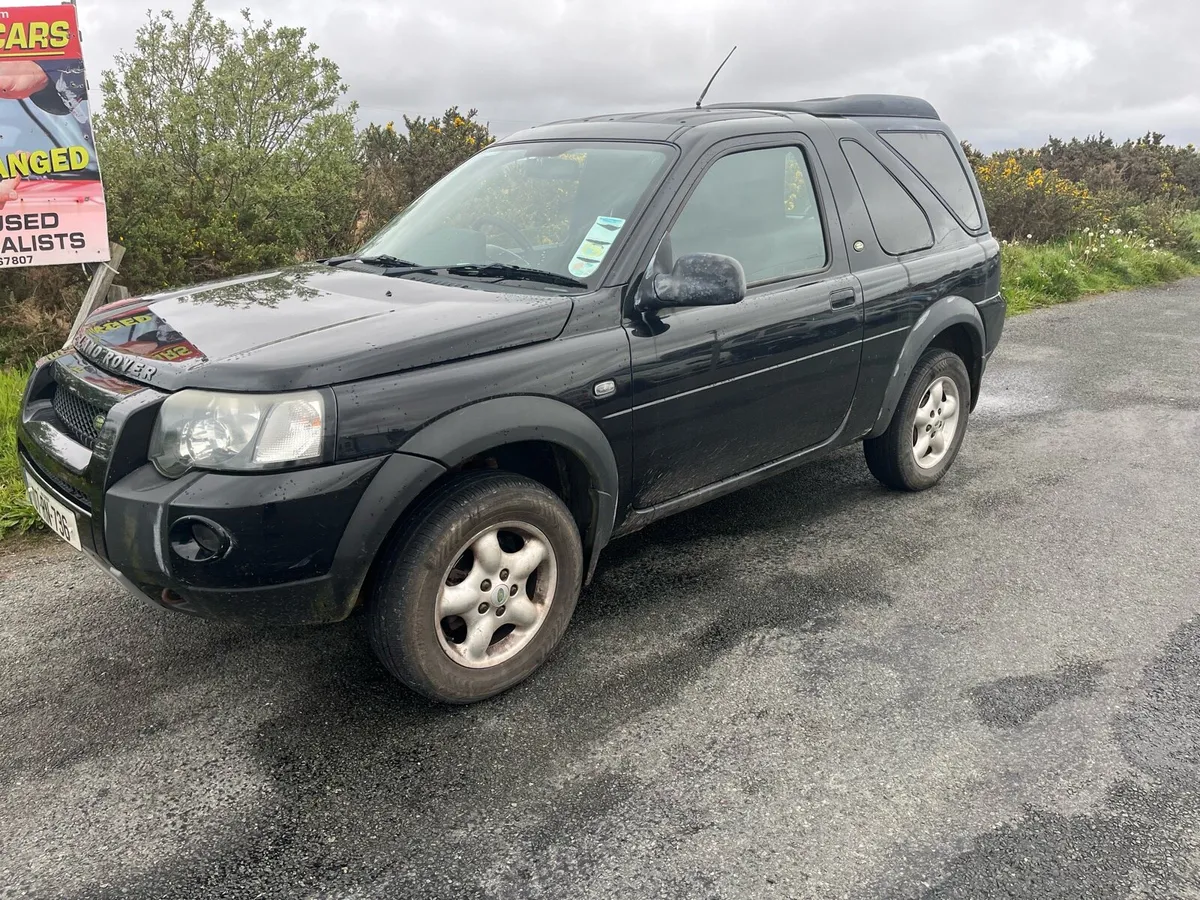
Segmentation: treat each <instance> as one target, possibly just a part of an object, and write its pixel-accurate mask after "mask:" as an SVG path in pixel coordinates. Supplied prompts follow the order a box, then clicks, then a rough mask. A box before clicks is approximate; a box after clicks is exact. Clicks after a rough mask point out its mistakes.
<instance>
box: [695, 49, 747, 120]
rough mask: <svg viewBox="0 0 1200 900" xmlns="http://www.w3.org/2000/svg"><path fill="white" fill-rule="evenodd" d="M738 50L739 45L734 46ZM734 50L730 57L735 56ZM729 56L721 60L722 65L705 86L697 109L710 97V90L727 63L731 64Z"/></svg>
mask: <svg viewBox="0 0 1200 900" xmlns="http://www.w3.org/2000/svg"><path fill="white" fill-rule="evenodd" d="M736 49H737V44H734V45H733V50H736ZM733 50H730V51H729V56H733ZM729 56H726V57H725V58H724V59H723V60H721V64H720V65H719V66H717V71H715V72H713V75H712V78H710V79H708V84H706V85H705V86H704V90H703V91H701V92H700V99H699V100H697V101H696V109H699V108H700V104H701V103H703V102H704V98H705V97H706V96H707V95H708V89H709V88H710V87H712V84H713V82H714V81H716V80H717V76H718V75H720V74H721V70H722V69H723V68H725V63H727V62H729Z"/></svg>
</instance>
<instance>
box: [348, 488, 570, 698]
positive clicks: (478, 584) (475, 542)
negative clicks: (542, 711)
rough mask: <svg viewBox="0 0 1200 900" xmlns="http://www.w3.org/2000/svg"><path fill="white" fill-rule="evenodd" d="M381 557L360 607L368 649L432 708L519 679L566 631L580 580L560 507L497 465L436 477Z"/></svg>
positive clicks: (548, 493) (554, 499)
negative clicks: (436, 485)
mask: <svg viewBox="0 0 1200 900" xmlns="http://www.w3.org/2000/svg"><path fill="white" fill-rule="evenodd" d="M497 529H498V530H497ZM542 546H544V548H545V554H544V556H543V555H542V554H541V547H542ZM386 553H387V556H386V557H385V559H384V560H383V565H382V567H381V570H380V573H379V577H378V579H377V580H376V582H375V585H374V589H373V591H372V594H371V596H370V599H369V601H368V607H367V620H368V621H367V629H368V633H369V635H370V640H371V645H372V647H373V649H374V650H375V653H376V655H377V656H378V657H379V660H380V661H381V662H382V663H383V665H384V666H385V667H386V668H387V669H388V671H389V672H391V673H392V675H394V676H395V677H396V678H397V679H399V680H400V681H401V682H403V683H404V684H405V685H407V686H408V687H409V688H411V689H412V690H414V691H416V692H418V693H420V694H423V695H425V696H426V697H429V698H430V699H432V700H436V701H439V702H442V703H455V704H462V703H474V702H477V701H479V700H485V699H487V698H488V697H492V696H494V695H496V694H499V693H500V692H502V691H505V690H508V689H509V688H511V687H513V686H514V685H516V684H518V683H519V682H521V681H524V680H525V679H526V678H528V677H529V676H530V675H531V674H532V673H533V672H534V670H535V669H537V668H538V667H539V666H540V665H541V664H542V663H543V662H544V661H545V660H546V658H547V657H548V656H549V655H550V653H551V652H552V651H553V650H554V647H555V646H556V645H557V644H558V642H559V639H560V638H561V637H562V635H563V632H564V631H565V630H566V628H567V623H568V622H569V621H570V619H571V614H572V613H573V612H574V610H575V603H576V601H577V600H578V599H579V591H580V586H581V584H582V579H583V547H582V545H581V542H580V538H579V530H578V529H577V528H576V525H575V521H574V519H573V518H572V517H571V513H570V511H569V510H568V509H567V508H566V506H565V505H564V504H563V502H562V501H561V500H560V499H559V498H558V497H557V496H556V495H555V494H554V493H553V492H551V491H550V490H548V489H547V488H546V487H544V486H543V485H541V484H539V483H538V482H536V481H533V480H531V479H528V478H524V477H521V476H518V475H510V474H506V473H502V472H485V473H470V474H467V475H463V476H461V477H459V478H456V479H455V480H453V481H450V482H448V483H447V484H446V485H445V486H444V487H442V488H441V489H440V490H438V491H437V492H436V493H435V494H434V495H432V496H431V497H430V498H429V499H428V500H426V501H425V502H423V503H422V504H421V506H420V507H419V508H418V509H417V510H415V512H414V515H413V516H412V518H411V519H410V520H409V521H408V522H407V523H406V524H405V525H404V526H403V527H402V529H401V531H400V532H399V533H398V534H397V536H396V538H395V539H394V540H393V541H392V543H391V544H390V546H389V547H388V549H387V551H386ZM539 558H541V559H542V560H543V561H542V562H539V563H537V565H536V566H534V562H535V561H536V560H537V559H539ZM526 569H531V571H530V572H528V573H527V572H526V571H525V570H526ZM501 574H504V575H505V579H504V581H503V582H502V581H501V579H500V577H499V576H500V575H501ZM514 585H516V586H517V588H518V590H517V592H516V593H514V594H511V596H510V589H511V588H512V587H513V586H514ZM529 591H532V592H533V596H527V593H528V592H529ZM489 629H490V630H489ZM489 638H490V640H489Z"/></svg>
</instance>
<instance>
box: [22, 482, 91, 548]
mask: <svg viewBox="0 0 1200 900" xmlns="http://www.w3.org/2000/svg"><path fill="white" fill-rule="evenodd" d="M25 489H26V491H27V492H28V494H29V503H30V504H31V505H32V506H33V508H34V509H36V510H37V512H38V515H39V516H41V517H42V521H44V522H45V523H46V524H47V525H49V526H50V530H51V531H53V532H54V533H55V534H57V535H58V536H59V537H60V538H62V539H63V540H64V541H66V542H67V543H68V544H70V545H71V546H72V547H74V548H75V549H76V550H82V549H83V546H82V545H81V544H80V543H79V517H78V516H76V515H75V513H73V512H72V511H71V510H69V509H67V507H65V506H63V505H62V504H61V503H59V502H58V501H57V500H55V499H54V498H53V497H51V496H50V494H49V493H48V492H47V491H46V490H45V488H43V487H42V486H41V485H40V484H38V483H37V482H36V481H34V480H33V479H32V478H31V477H30V476H29V473H28V472H26V473H25Z"/></svg>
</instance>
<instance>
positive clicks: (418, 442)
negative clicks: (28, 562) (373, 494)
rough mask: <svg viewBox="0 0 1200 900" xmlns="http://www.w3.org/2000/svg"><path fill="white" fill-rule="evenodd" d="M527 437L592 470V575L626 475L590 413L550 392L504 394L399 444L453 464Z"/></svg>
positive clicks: (587, 541)
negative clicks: (558, 449) (556, 448)
mask: <svg viewBox="0 0 1200 900" xmlns="http://www.w3.org/2000/svg"><path fill="white" fill-rule="evenodd" d="M521 441H545V442H547V443H550V444H556V445H558V446H560V447H562V448H563V449H565V450H567V451H569V452H570V453H571V454H573V455H574V456H575V457H577V458H578V459H579V460H580V461H582V463H583V464H584V466H585V467H586V469H587V471H588V476H589V482H590V491H591V500H592V503H591V506H592V522H591V524H590V527H589V528H588V529H587V532H586V533H585V534H584V535H582V537H583V549H584V554H585V556H586V559H587V577H588V579H589V580H590V579H591V576H592V573H593V572H594V571H595V568H596V562H597V560H598V559H599V556H600V551H601V550H602V549H604V546H605V545H606V544H607V543H608V539H609V537H610V536H611V535H612V532H613V526H614V523H615V519H616V511H617V495H618V492H619V484H620V477H619V475H618V473H617V458H616V456H615V455H614V454H613V450H612V446H611V445H610V444H609V442H608V438H606V437H605V436H604V432H603V431H601V430H600V426H599V425H597V424H596V423H595V422H594V421H592V419H590V418H589V417H588V416H587V415H586V414H585V413H582V412H580V411H579V410H578V409H575V408H574V407H573V406H568V405H567V404H565V403H563V402H561V401H559V400H553V399H551V398H549V397H535V396H510V397H498V398H496V399H494V400H484V401H482V402H480V403H474V404H472V405H470V406H466V407H463V408H461V409H457V410H455V411H454V412H452V413H449V414H448V415H445V416H443V417H442V418H440V419H437V420H436V421H434V422H432V423H430V424H429V425H427V426H425V427H424V428H422V429H421V430H420V431H418V432H417V433H416V434H414V435H413V436H412V437H411V438H409V439H408V440H407V441H406V442H405V443H404V444H403V445H402V446H401V447H399V448H398V449H399V451H400V452H401V453H410V454H413V455H416V456H423V457H426V458H427V459H433V460H437V461H438V462H439V463H441V464H442V465H444V466H446V467H447V468H453V467H454V466H456V465H458V464H459V463H462V462H464V461H466V460H468V459H470V458H471V457H472V456H476V455H477V454H479V453H482V452H483V451H485V450H488V449H490V448H492V447H496V446H499V445H501V444H514V443H518V442H521Z"/></svg>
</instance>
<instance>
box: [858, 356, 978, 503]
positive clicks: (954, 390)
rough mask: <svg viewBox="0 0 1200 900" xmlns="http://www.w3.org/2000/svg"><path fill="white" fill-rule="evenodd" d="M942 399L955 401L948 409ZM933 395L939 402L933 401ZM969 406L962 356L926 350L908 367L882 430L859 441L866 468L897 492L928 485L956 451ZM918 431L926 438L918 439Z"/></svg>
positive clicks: (945, 468)
mask: <svg viewBox="0 0 1200 900" xmlns="http://www.w3.org/2000/svg"><path fill="white" fill-rule="evenodd" d="M935 390H936V396H934V391H935ZM947 398H949V399H951V400H952V401H953V403H954V404H955V406H954V410H953V414H951V413H950V412H949V411H948V410H947V407H948V406H949V405H950V403H948V402H946V400H947ZM936 400H940V401H941V402H938V403H934V402H932V401H936ZM970 406H971V379H970V377H969V376H968V375H967V367H966V366H965V365H964V364H963V361H962V359H961V358H959V356H958V355H957V354H954V353H951V352H950V351H948V350H939V349H930V350H926V351H925V353H924V354H922V356H921V358H920V359H919V360H917V364H916V366H914V367H913V371H912V375H911V376H910V377H909V379H908V384H906V385H905V386H904V392H903V393H902V394H901V395H900V402H899V403H898V404H897V405H896V412H895V413H894V414H893V416H892V422H891V424H890V425H889V426H888V429H887V431H885V432H884V433H883V434H881V435H880V436H879V437H875V438H867V440H865V441H863V453H864V455H865V456H866V458H867V468H869V469H870V470H871V474H872V475H874V476H875V477H876V478H877V479H879V481H880V482H881V483H882V484H883V485H884V486H885V487H890V488H893V489H895V490H898V491H924V490H928V489H929V488H931V487H933V486H934V485H935V484H937V483H938V482H939V481H941V480H942V477H943V476H944V475H945V474H946V472H947V471H949V469H950V466H952V465H953V464H954V460H955V458H956V457H957V456H958V451H959V448H960V447H962V442H963V438H964V437H965V436H966V433H967V422H968V419H969V418H970ZM938 435H941V440H940V441H939V440H938ZM922 436H924V437H927V438H929V440H928V441H922ZM918 457H919V461H918Z"/></svg>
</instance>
